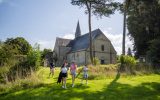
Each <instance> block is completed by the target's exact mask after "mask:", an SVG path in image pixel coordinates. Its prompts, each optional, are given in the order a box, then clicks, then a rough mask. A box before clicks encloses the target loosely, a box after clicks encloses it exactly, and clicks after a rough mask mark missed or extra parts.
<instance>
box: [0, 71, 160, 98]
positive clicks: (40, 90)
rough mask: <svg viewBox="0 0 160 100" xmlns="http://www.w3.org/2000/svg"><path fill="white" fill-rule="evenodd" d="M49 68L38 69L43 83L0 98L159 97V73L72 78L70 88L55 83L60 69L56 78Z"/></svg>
mask: <svg viewBox="0 0 160 100" xmlns="http://www.w3.org/2000/svg"><path fill="white" fill-rule="evenodd" d="M48 73H49V68H42V69H41V70H40V71H39V75H41V76H42V77H43V79H44V85H41V86H37V87H36V88H28V89H23V90H19V91H12V92H11V91H10V92H8V93H5V94H1V95H0V100H160V75H158V74H151V75H143V76H127V77H124V76H123V77H122V76H121V75H120V74H117V75H116V76H115V78H106V79H103V80H89V82H88V85H86V84H83V85H81V80H80V79H76V83H75V87H74V88H72V87H71V77H70V75H69V77H68V79H67V89H62V88H61V84H56V81H57V76H58V73H59V69H57V70H56V74H55V76H54V77H53V78H48Z"/></svg>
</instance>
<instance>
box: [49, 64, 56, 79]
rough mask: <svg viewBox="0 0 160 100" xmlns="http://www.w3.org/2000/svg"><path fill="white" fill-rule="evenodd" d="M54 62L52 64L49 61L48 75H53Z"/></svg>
mask: <svg viewBox="0 0 160 100" xmlns="http://www.w3.org/2000/svg"><path fill="white" fill-rule="evenodd" d="M54 67H55V66H54V64H53V62H51V63H50V73H49V77H50V75H52V77H53V75H54Z"/></svg>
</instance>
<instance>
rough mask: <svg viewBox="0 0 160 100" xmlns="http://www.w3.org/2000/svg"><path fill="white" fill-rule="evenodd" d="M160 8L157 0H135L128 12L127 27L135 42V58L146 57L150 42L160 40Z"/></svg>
mask: <svg viewBox="0 0 160 100" xmlns="http://www.w3.org/2000/svg"><path fill="white" fill-rule="evenodd" d="M159 16H160V6H159V4H158V1H157V0H134V2H132V3H131V5H130V6H129V10H128V18H127V26H128V31H129V35H130V36H131V38H132V39H133V40H134V51H135V56H136V57H139V56H141V55H143V56H145V55H146V53H147V51H148V50H149V47H150V45H151V44H150V41H152V40H154V39H159V38H160V17H159Z"/></svg>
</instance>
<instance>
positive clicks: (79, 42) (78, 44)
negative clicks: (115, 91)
mask: <svg viewBox="0 0 160 100" xmlns="http://www.w3.org/2000/svg"><path fill="white" fill-rule="evenodd" d="M91 34H92V40H93V39H95V38H96V37H97V36H99V35H100V34H103V33H102V31H101V30H100V29H96V30H94V31H92V32H91ZM67 46H68V47H71V51H70V52H74V51H78V50H85V49H87V48H88V47H89V33H86V34H84V35H81V36H79V37H77V38H75V39H74V40H71V41H70V43H69V44H68V45H67Z"/></svg>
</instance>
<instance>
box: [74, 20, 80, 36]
mask: <svg viewBox="0 0 160 100" xmlns="http://www.w3.org/2000/svg"><path fill="white" fill-rule="evenodd" d="M79 36H81V29H80V25H79V21H78V23H77V28H76V32H75V38H77V37H79Z"/></svg>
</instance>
